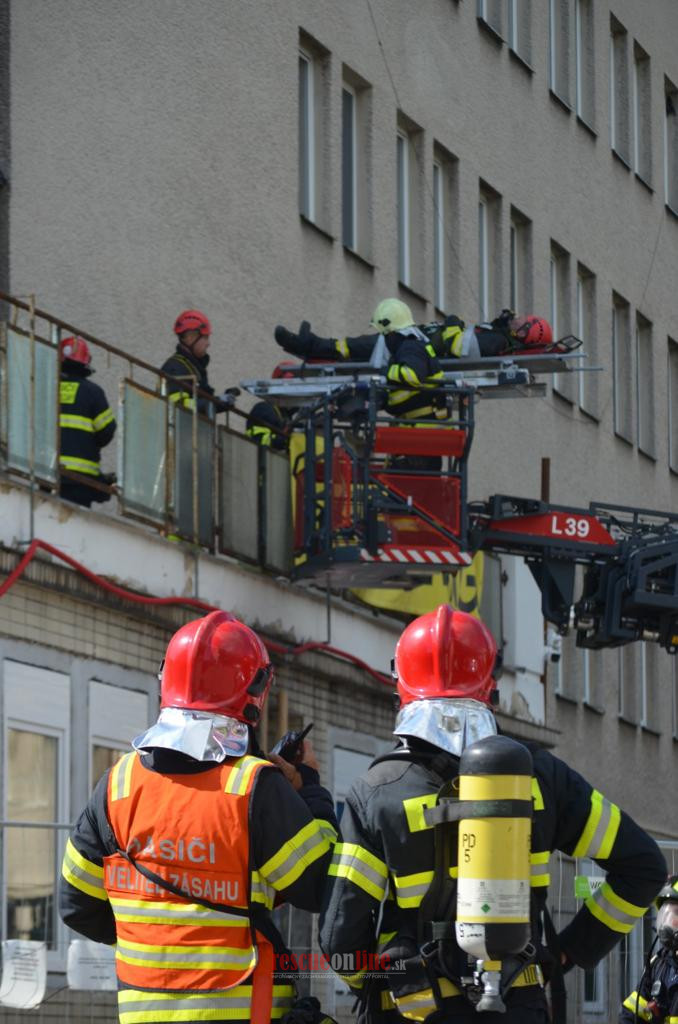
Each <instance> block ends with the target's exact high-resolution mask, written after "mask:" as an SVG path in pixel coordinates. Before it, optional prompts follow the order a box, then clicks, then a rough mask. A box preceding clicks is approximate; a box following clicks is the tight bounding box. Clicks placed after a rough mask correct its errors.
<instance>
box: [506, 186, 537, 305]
mask: <svg viewBox="0 0 678 1024" xmlns="http://www.w3.org/2000/svg"><path fill="white" fill-rule="evenodd" d="M509 256H510V282H509V302H510V306H511V309H513V310H515V311H516V313H525V312H527V311H528V310H529V309H531V308H532V305H533V302H532V221H531V220H529V219H528V218H527V217H525V216H524V215H523V214H522V213H521V212H520V210H517V209H516V208H515V206H512V207H511V222H510V227H509Z"/></svg>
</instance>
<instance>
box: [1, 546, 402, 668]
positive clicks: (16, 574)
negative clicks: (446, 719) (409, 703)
mask: <svg viewBox="0 0 678 1024" xmlns="http://www.w3.org/2000/svg"><path fill="white" fill-rule="evenodd" d="M40 549H42V550H43V551H47V552H48V553H49V554H50V555H53V556H54V557H55V558H58V559H59V560H60V561H62V562H65V563H66V564H67V565H70V566H71V568H72V569H75V571H76V572H77V573H80V575H81V576H84V577H85V579H87V580H89V581H90V583H93V584H94V585H95V586H97V587H101V588H102V590H107V591H108V592H109V594H115V595H116V597H121V598H123V599H124V600H125V601H134V602H136V603H137V604H148V605H156V606H158V605H174V604H180V605H187V606H188V607H190V608H198V609H199V610H200V611H202V612H214V611H221V609H219V608H217V607H216V606H215V605H213V604H207V602H206V601H200V600H198V598H195V597H147V596H146V595H145V594H137V593H136V592H135V591H134V590H128V589H127V588H126V587H119V586H117V585H116V584H115V583H111V582H110V581H109V580H106V579H104V578H103V576H98V575H97V574H96V573H94V572H91V570H90V569H87V568H86V567H85V566H84V565H82V563H81V562H78V561H77V560H76V559H75V558H71V556H70V555H67V554H66V553H65V552H64V551H60V550H59V548H55V547H54V546H53V545H52V544H48V543H47V541H44V540H37V539H36V540H33V541H31V543H30V544H29V546H28V547H27V549H26V553H25V554H24V556H23V558H22V559H21V560H20V562H19V563H18V565H17V566H16V567H15V568H14V569H13V570H12V572H11V573H10V574H9V576H8V577H7V579H6V580H4V582H3V583H2V584H0V597H4V595H5V594H6V593H7V591H8V590H9V589H10V588H11V587H13V586H14V584H15V583H16V582H17V580H19V579H20V578H21V576H23V574H24V572H25V571H26V568H27V567H28V565H29V564H30V562H32V560H33V558H34V557H35V554H36V552H37V551H38V550H40ZM266 646H267V647H268V648H269V649H270V650H272V651H275V652H276V654H288V655H292V656H298V655H300V654H305V653H306V652H307V651H324V653H325V654H329V655H332V656H333V657H335V658H339V659H341V660H342V661H348V662H350V663H351V664H353V665H356V666H357V667H358V668H361V669H363V671H365V672H367V673H368V675H370V676H372V678H373V679H376V680H377V682H379V683H383V684H385V685H386V686H391V687H392V686H393V683H392V681H391V679H389V677H388V676H386V675H384V673H383V672H377V670H376V669H374V668H372V667H371V666H370V665H368V664H367V662H365V661H363V660H362V658H358V657H356V655H355V654H351V653H350V652H349V651H343V650H341V649H340V648H338V647H332V646H331V645H330V644H327V643H323V642H322V641H317V642H311V643H305V644H298V645H297V646H296V647H289V646H287V645H286V644H280V643H277V641H275V640H267V641H266Z"/></svg>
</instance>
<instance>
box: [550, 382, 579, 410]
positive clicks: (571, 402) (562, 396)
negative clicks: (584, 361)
mask: <svg viewBox="0 0 678 1024" xmlns="http://www.w3.org/2000/svg"><path fill="white" fill-rule="evenodd" d="M553 397H554V398H558V399H559V400H560V401H561V402H565V403H566V405H569V406H570V408H574V406H575V399H574V398H570V396H569V395H566V394H565V392H564V391H560V390H559V389H558V388H557V387H556V386H555V384H554V385H553Z"/></svg>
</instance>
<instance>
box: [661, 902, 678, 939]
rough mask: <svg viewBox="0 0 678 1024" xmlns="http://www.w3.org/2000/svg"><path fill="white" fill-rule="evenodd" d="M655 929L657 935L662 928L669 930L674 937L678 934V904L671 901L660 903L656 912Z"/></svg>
mask: <svg viewBox="0 0 678 1024" xmlns="http://www.w3.org/2000/svg"><path fill="white" fill-rule="evenodd" d="M677 895H678V894H677ZM656 928H657V934H658V935H659V933H660V931H661V929H662V928H670V929H671V931H672V932H673V934H674V935H676V934H678V903H674V902H673V901H672V900H667V901H666V902H665V903H662V905H661V907H660V908H659V910H658V911H657V921H656ZM660 938H661V935H660Z"/></svg>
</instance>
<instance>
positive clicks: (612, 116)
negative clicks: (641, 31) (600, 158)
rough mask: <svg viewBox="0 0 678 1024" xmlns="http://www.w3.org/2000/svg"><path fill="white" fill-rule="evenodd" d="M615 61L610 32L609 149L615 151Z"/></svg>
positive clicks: (612, 37) (612, 35) (611, 33)
mask: <svg viewBox="0 0 678 1024" xmlns="http://www.w3.org/2000/svg"><path fill="white" fill-rule="evenodd" d="M615 67H616V59H615V54H614V33H613V32H612V31H610V148H611V149H614V150H616V149H617V145H616V143H617V96H616V91H615V80H616V77H617V76H616V73H615Z"/></svg>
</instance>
